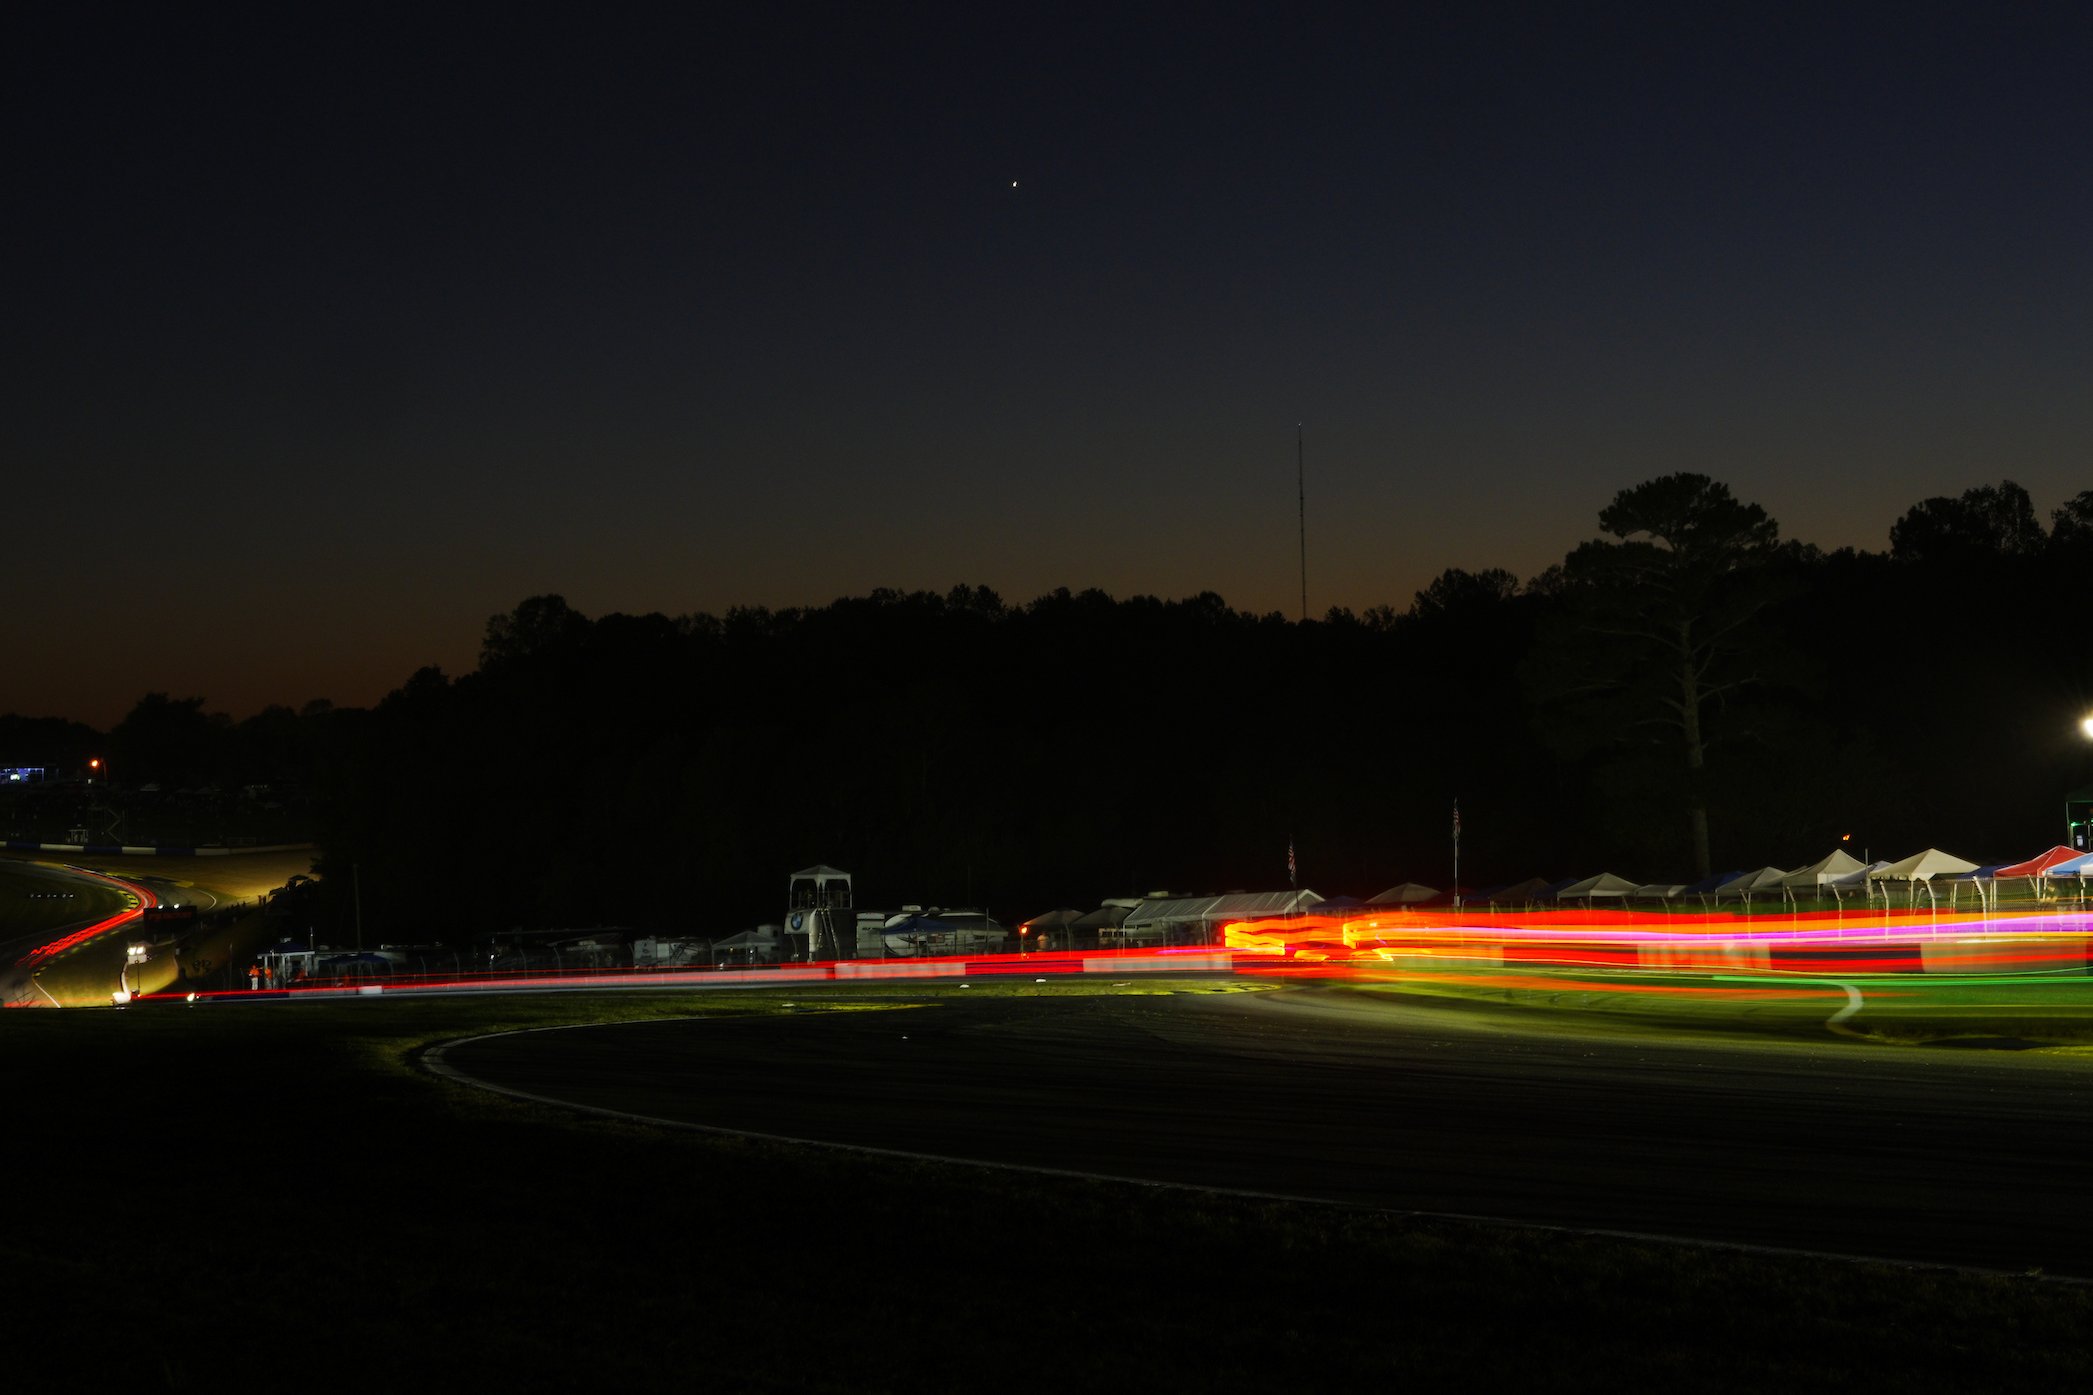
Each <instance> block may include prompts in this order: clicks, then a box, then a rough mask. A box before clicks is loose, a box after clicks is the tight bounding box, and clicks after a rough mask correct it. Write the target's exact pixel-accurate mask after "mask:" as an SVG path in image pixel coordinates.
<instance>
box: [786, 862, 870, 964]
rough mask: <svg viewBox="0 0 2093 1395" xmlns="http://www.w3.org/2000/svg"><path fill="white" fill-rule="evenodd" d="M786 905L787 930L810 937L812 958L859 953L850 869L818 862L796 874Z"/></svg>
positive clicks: (819, 959) (791, 933)
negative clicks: (841, 868) (818, 863)
mask: <svg viewBox="0 0 2093 1395" xmlns="http://www.w3.org/2000/svg"><path fill="white" fill-rule="evenodd" d="M788 901H789V904H788V905H787V906H786V908H785V934H786V936H787V937H788V939H789V937H791V936H795V935H805V936H806V937H807V958H808V960H809V961H810V962H813V963H817V964H818V963H821V962H823V961H825V960H831V959H842V958H844V957H846V956H848V955H854V954H856V953H857V948H858V920H857V913H856V912H855V911H854V910H852V909H851V904H852V903H851V898H850V873H848V872H843V871H839V870H837V869H836V868H834V867H828V866H814V867H808V868H804V869H803V870H801V871H798V872H794V873H793V874H792V892H791V895H790V896H789V898H788Z"/></svg>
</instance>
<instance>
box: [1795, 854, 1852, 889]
mask: <svg viewBox="0 0 2093 1395" xmlns="http://www.w3.org/2000/svg"><path fill="white" fill-rule="evenodd" d="M1863 870H1865V867H1864V865H1863V864H1862V862H1861V860H1860V859H1859V858H1857V857H1855V856H1854V855H1853V854H1852V853H1849V852H1847V851H1846V850H1845V849H1844V848H1837V849H1834V850H1833V851H1832V853H1831V855H1830V856H1829V857H1821V858H1818V859H1817V860H1816V861H1815V862H1812V863H1811V864H1810V865H1809V866H1807V867H1798V868H1796V869H1795V870H1794V871H1792V872H1790V873H1789V874H1788V875H1787V876H1785V877H1782V878H1781V885H1782V886H1786V887H1795V888H1802V887H1819V886H1825V885H1828V884H1829V883H1831V882H1835V881H1837V880H1838V879H1839V878H1840V877H1845V876H1851V875H1852V874H1853V873H1855V872H1859V871H1863Z"/></svg>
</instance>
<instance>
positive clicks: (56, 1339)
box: [0, 984, 2093, 1392]
mask: <svg viewBox="0 0 2093 1395" xmlns="http://www.w3.org/2000/svg"><path fill="white" fill-rule="evenodd" d="M1141 987H1142V989H1143V990H1144V991H1156V990H1157V989H1158V988H1160V987H1161V985H1154V984H1146V985H1142V986H1141ZM912 996H913V995H912V994H911V993H910V992H909V991H907V990H891V991H889V992H888V993H887V994H885V995H883V996H868V997H866V998H863V999H859V1000H858V1002H859V1003H860V1004H861V1005H864V1006H871V1005H875V1004H878V1003H881V1002H890V1003H891V1002H903V1001H908V1000H909V999H910V998H911V997H912ZM786 1002H795V1003H797V1004H799V1005H798V1006H797V1007H794V1008H792V1009H785V1008H784V1007H783V1004H784V1003H786ZM783 1010H791V1011H805V1010H807V1008H806V1004H805V995H804V994H802V995H800V996H799V997H798V998H794V997H793V995H791V994H786V993H776V994H773V993H754V992H751V993H731V994H730V993H716V994H705V995H697V994H686V995H660V996H646V997H634V996H618V997H603V998H579V997H573V996H566V997H558V998H538V999H518V998H505V999H454V1000H447V1001H420V1002H411V1003H409V1002H387V1001H383V1000H374V1001H368V1002H351V1003H333V1004H300V1005H284V1006H272V1007H263V1006H238V1007H234V1006H205V1007H196V1008H185V1007H181V1006H178V1005H150V1006H146V1007H140V1008H134V1009H131V1010H127V1011H122V1012H118V1011H113V1010H102V1011H92V1012H41V1013H39V1012H12V1013H5V1014H0V1062H4V1069H5V1079H6V1081H7V1084H8V1092H7V1096H6V1106H7V1116H6V1117H7V1119H8V1131H7V1136H6V1137H7V1143H6V1146H7V1148H8V1152H9V1168H8V1172H7V1176H8V1178H9V1179H10V1183H11V1185H10V1186H9V1187H8V1202H9V1205H8V1209H7V1213H6V1216H5V1219H4V1221H0V1315H4V1317H5V1319H6V1323H7V1325H6V1328H5V1331H6V1332H7V1334H8V1335H7V1338H6V1340H7V1345H8V1350H7V1352H6V1353H5V1356H4V1357H0V1360H4V1361H5V1363H6V1368H7V1369H8V1371H9V1373H10V1385H11V1386H12V1385H16V1384H17V1382H19V1388H21V1389H24V1390H28V1389H51V1388H86V1387H88V1386H99V1385H101V1384H103V1383H105V1382H106V1381H107V1379H108V1378H110V1377H112V1376H117V1375H120V1376H121V1377H122V1382H123V1384H125V1385H126V1386H128V1387H131V1388H148V1389H160V1388H167V1389H195V1390H220V1389H228V1388H262V1387H266V1388H270V1389H282V1388H286V1387H291V1388H297V1387H313V1386H318V1387H321V1388H356V1389H367V1390H368V1389H395V1388H411V1389H446V1390H449V1389H456V1390H500V1391H510V1390H571V1389H575V1388H579V1387H582V1386H588V1387H591V1388H603V1389H611V1390H640V1391H655V1390H662V1391H667V1390H678V1391H686V1390H692V1389H708V1390H709V1389H716V1390H779V1391H788V1390H789V1391H831V1390H833V1391H846V1390H848V1391H859V1390H897V1391H899V1390H942V1389H954V1390H958V1389H967V1390H972V1389H978V1388H988V1389H1018V1390H1062V1389H1069V1388H1074V1389H1083V1388H1088V1389H1091V1390H1102V1389H1112V1390H1118V1389H1132V1388H1142V1387H1147V1388H1152V1389H1159V1390H1164V1389H1167V1390H1173V1391H1175V1390H1216V1391H1222V1390H1225V1391H1258V1392H1268V1391H1271V1390H1273V1389H1275V1388H1284V1389H1294V1388H1304V1389H1310V1390H1352V1389H1367V1388H1383V1387H1392V1386H1396V1385H1405V1386H1413V1387H1414V1386H1417V1385H1418V1384H1419V1383H1420V1382H1423V1383H1427V1384H1426V1385H1425V1388H1430V1386H1432V1385H1440V1386H1451V1387H1454V1388H1473V1389H1486V1388H1497V1387H1505V1386H1513V1385H1516V1386H1518V1387H1520V1388H1523V1389H1538V1390H1582V1389H1600V1388H1606V1389H1613V1388H1630V1389H1633V1388H1657V1389H1682V1388H1686V1389H1708V1390H1753V1391H1759V1390H1764V1389H1767V1388H1769V1387H1773V1388H1778V1387H1780V1386H1802V1387H1808V1388H1825V1387H1830V1386H1844V1385H1852V1386H1855V1387H1859V1388H1894V1387H1896V1386H1900V1385H1904V1386H1915V1387H1918V1388H1925V1389H1947V1388H1986V1389H2022V1390H2062V1389H2070V1388H2077V1387H2082V1386H2083V1385H2084V1384H2085V1383H2086V1381H2087V1380H2088V1379H2089V1378H2093V1357H2089V1355H2088V1352H2087V1349H2086V1346H2085V1339H2086V1337H2087V1334H2088V1333H2089V1332H2093V1291H2089V1290H2087V1289H2085V1288H2082V1287H2078V1286H2066V1285H2058V1284H2052V1283H2046V1282H2042V1281H2038V1280H2036V1279H2031V1278H1992V1277H1976V1276H1968V1275H1959V1274H1953V1273H1946V1272H1939V1271H1927V1270H1913V1269H1903V1268H1896V1267H1889V1266H1880V1265H1866V1264H1851V1263H1844V1262H1836V1261H1823V1260H1811V1259H1798V1258H1783V1257H1774V1256H1763V1255H1747V1254H1738V1253H1734V1252H1726V1251H1717V1250H1707V1249H1699V1248H1693V1247H1683V1246H1664V1245H1645V1244H1633V1243H1626V1242H1621V1241H1615V1240H1607V1239H1600V1238H1592V1237H1579V1236H1574V1235H1567V1234H1560V1233H1552V1232H1541V1231H1522V1230H1513V1229H1499V1228H1494V1227H1488V1226H1469V1225H1460V1224H1452V1223H1443V1222H1420V1221H1415V1220H1406V1219H1403V1218H1400V1217H1394V1216H1389V1215H1385V1214H1380V1213H1372V1212H1361V1211H1353V1210H1347V1209H1343V1208H1336V1207H1320V1206H1310V1205H1288V1204H1279V1203H1265V1202H1256V1201H1249V1200H1244V1199H1239V1198H1230V1197H1221V1196H1208V1195H1202V1194H1198V1193H1192V1192H1183V1191H1173V1190H1168V1189H1158V1188H1147V1187H1136V1186H1130V1185H1121V1184H1111V1183H1099V1182H1083V1181H1077V1180H1068V1179H1054V1178H1042V1177H1034V1176H1022V1175H1017V1174H1010V1173H998V1172H993V1171H987V1170H976V1169H971V1168H963V1167H953V1166H938V1165H930V1164H923V1163H911V1162H905V1161H900V1160H893V1159H874V1158H868V1157H861V1156H855V1155H848V1154H841V1153H836V1152H830V1151H826V1150H818V1149H800V1148H792V1147H786V1146H781V1145H769V1144H758V1143H754V1142H747V1141H739V1140H732V1139H723V1138H716V1137H710V1136H705V1135H699V1134H694V1133H688V1132H678V1131H671V1130H660V1129H653V1128H648V1127H640V1126H633V1125H624V1124H617V1123H610V1122H605V1121H601V1120H594V1119H587V1118H582V1117H579V1116H573V1115H568V1114H565V1113H563V1112H560V1111H554V1110H547V1109H540V1108H535V1107H527V1106H521V1105H517V1104H513V1103H510V1102H507V1101H504V1100H501V1099H498V1098H496V1097H493V1096H490V1095H487V1094H484V1093H482V1092H478V1091H472V1090H468V1089H464V1088H461V1087H457V1086H453V1085H449V1084H446V1083H444V1082H441V1081H438V1080H436V1079H434V1078H432V1077H430V1076H428V1075H427V1074H426V1073H425V1072H422V1071H420V1070H419V1069H418V1068H417V1067H416V1065H415V1064H414V1057H415V1055H416V1053H417V1052H418V1051H419V1050H420V1049H421V1048H422V1047H423V1046H424V1045H425V1044H426V1043H428V1042H430V1041H432V1040H437V1039H442V1038H447V1037H454V1036H462V1035H471V1034H475V1033H479V1032H485V1031H493V1030H499V1029H502V1028H507V1027H520V1026H542V1025H551V1024H556V1023H561V1022H573V1021H587V1020H601V1019H610V1018H635V1017H659V1016H688V1015H694V1014H715V1013H746V1012H774V1011H783ZM720 1069H721V1070H722V1071H728V1070H732V1069H733V1063H732V1061H731V1060H722V1061H721V1062H720Z"/></svg>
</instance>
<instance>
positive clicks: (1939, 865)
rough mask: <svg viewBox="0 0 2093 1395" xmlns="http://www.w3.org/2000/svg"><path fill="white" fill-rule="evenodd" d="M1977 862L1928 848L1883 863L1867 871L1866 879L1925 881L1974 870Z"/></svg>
mask: <svg viewBox="0 0 2093 1395" xmlns="http://www.w3.org/2000/svg"><path fill="white" fill-rule="evenodd" d="M1976 870H1977V864H1976V863H1974V862H1969V861H1965V860H1964V859H1962V858H1959V857H1956V856H1955V855H1954V854H1953V853H1944V852H1942V851H1941V850H1940V849H1939V848H1928V849H1926V850H1925V851H1924V852H1917V853H1913V854H1912V855H1911V856H1910V857H1907V858H1904V859H1902V860H1901V861H1898V862H1889V863H1885V864H1883V865H1882V866H1880V867H1876V868H1874V869H1873V870H1871V871H1870V872H1869V873H1868V880H1870V881H1877V882H1925V881H1931V880H1933V878H1935V877H1947V876H1953V875H1954V874H1955V873H1957V872H1974V871H1976Z"/></svg>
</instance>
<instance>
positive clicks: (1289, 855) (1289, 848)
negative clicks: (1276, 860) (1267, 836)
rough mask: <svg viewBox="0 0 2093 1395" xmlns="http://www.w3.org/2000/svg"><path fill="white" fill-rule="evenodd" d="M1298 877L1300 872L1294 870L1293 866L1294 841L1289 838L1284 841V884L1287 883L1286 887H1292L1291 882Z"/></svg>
mask: <svg viewBox="0 0 2093 1395" xmlns="http://www.w3.org/2000/svg"><path fill="white" fill-rule="evenodd" d="M1299 875H1300V872H1299V870H1298V869H1297V868H1296V867H1295V866H1294V840H1293V839H1291V838H1288V839H1287V840H1286V882H1287V885H1288V886H1292V885H1293V882H1294V878H1295V877H1297V876H1299Z"/></svg>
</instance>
